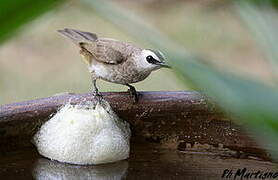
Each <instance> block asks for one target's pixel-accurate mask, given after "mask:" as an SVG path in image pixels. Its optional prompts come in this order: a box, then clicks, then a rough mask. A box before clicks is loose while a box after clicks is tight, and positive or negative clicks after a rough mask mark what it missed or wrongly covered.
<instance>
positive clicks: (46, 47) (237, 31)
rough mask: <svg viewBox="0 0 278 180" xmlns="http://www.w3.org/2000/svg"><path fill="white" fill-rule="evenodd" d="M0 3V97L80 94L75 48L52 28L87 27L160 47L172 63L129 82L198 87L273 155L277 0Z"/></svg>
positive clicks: (277, 119) (86, 87)
mask: <svg viewBox="0 0 278 180" xmlns="http://www.w3.org/2000/svg"><path fill="white" fill-rule="evenodd" d="M2 1H3V3H0V10H1V11H0V12H1V16H0V41H1V42H2V45H1V47H0V104H4V103H10V102H15V101H22V100H28V99H34V98H39V97H45V96H51V95H53V94H58V93H62V92H75V93H84V92H89V91H90V86H91V82H90V76H89V72H88V71H87V68H86V65H85V64H84V63H83V62H82V61H81V57H80V56H79V53H78V51H79V50H78V48H76V47H75V46H74V45H73V44H72V43H71V42H69V41H68V40H67V39H65V38H63V37H61V36H60V35H59V34H58V33H57V32H56V30H57V29H62V28H65V27H68V28H75V29H79V30H83V31H90V32H94V33H97V34H98V35H99V36H103V37H111V38H115V39H119V40H122V41H128V42H132V43H134V44H137V45H140V46H142V47H145V48H155V49H159V50H161V51H162V52H164V53H165V55H166V57H167V60H168V63H169V64H170V65H172V66H173V69H172V70H168V69H161V70H159V71H157V72H154V73H153V74H152V75H151V76H150V77H149V78H147V79H146V80H145V81H143V82H140V83H137V84H135V86H136V88H137V90H146V91H154V90H156V91H162V90H186V89H191V88H192V89H194V90H198V91H202V92H203V93H204V94H206V95H207V96H209V97H210V98H212V99H213V100H214V101H215V102H216V103H217V104H218V105H219V107H220V108H221V109H222V110H223V111H224V112H226V113H227V115H229V116H230V117H232V118H233V119H235V120H236V122H237V123H238V124H241V125H243V126H244V127H245V128H246V129H247V130H248V132H250V133H254V135H255V137H256V138H257V141H258V142H259V143H260V144H261V145H262V146H263V147H264V148H265V149H267V150H268V151H269V152H270V153H271V154H272V155H273V157H274V158H275V159H276V161H278V142H277V138H278V110H277V107H278V83H277V77H278V76H277V75H278V35H277V33H276V30H277V28H278V21H277V20H278V13H277V9H276V8H277V1H275V0H273V1H271V0H230V1H229V0H180V1H178V0H137V1H132V0H112V1H108V0H107V1H102V0H79V1H77V0H75V1H74V0H56V1H55V0H45V1H36V0H14V1H9V0H2ZM60 2H61V3H60ZM57 3H59V4H60V6H57ZM52 7H56V8H52ZM50 9H51V11H50ZM43 12H47V13H46V14H44V15H43V16H38V15H40V14H43ZM35 17H39V18H37V19H36V20H34V21H32V22H31V23H28V24H27V25H25V26H24V27H23V28H22V25H23V24H26V22H29V21H30V20H31V19H34V18H35ZM15 32H16V33H15ZM8 39H9V41H7V40H8ZM98 86H99V87H100V90H101V91H120V90H124V91H126V87H123V86H120V85H115V84H111V83H105V82H103V81H102V82H99V85H98Z"/></svg>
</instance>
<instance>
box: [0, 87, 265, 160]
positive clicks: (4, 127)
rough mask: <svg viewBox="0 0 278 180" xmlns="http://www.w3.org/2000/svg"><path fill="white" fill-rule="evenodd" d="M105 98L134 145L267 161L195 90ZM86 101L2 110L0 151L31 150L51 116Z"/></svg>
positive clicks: (64, 99)
mask: <svg viewBox="0 0 278 180" xmlns="http://www.w3.org/2000/svg"><path fill="white" fill-rule="evenodd" d="M103 95H104V98H105V99H106V100H107V101H108V102H110V104H111V106H112V108H113V109H114V111H115V112H116V113H117V114H118V115H119V116H120V117H121V118H122V119H124V120H126V121H128V122H129V123H130V124H131V127H132V133H133V142H135V143H136V142H142V141H143V142H145V141H148V142H151V143H156V144H159V145H162V147H165V148H178V149H179V150H181V151H187V150H196V148H197V149H198V148H200V149H202V148H203V149H206V150H209V151H214V150H215V149H216V150H219V149H222V150H225V148H228V149H229V150H233V151H236V152H240V151H242V152H244V153H245V154H246V153H247V154H251V155H256V156H260V157H264V158H268V155H267V154H266V153H265V151H264V150H263V149H262V148H260V147H259V146H258V145H257V144H256V143H255V142H254V141H253V140H252V139H250V138H249V137H248V136H247V135H246V133H245V132H243V131H242V130H241V128H240V127H239V126H237V125H235V124H234V123H232V122H231V120H229V119H227V118H226V117H225V116H224V115H223V113H220V112H217V110H216V107H215V106H214V105H213V104H212V103H209V102H208V99H207V98H205V97H204V96H202V95H201V94H199V93H197V92H192V91H180V92H140V100H139V102H138V103H137V104H132V101H131V99H130V97H129V95H128V94H127V93H125V92H114V93H103ZM84 99H87V100H92V101H93V100H94V99H93V98H92V97H91V95H90V94H65V95H59V96H52V97H48V98H42V99H36V100H31V101H25V102H20V103H13V104H7V105H2V106H0V145H1V146H0V147H1V148H9V149H14V148H23V147H28V146H31V143H30V139H31V137H32V135H33V134H34V133H35V131H36V130H37V128H38V127H39V126H40V125H41V123H42V122H44V121H46V120H47V119H48V117H49V115H51V114H52V113H55V112H56V111H57V109H58V108H59V107H60V106H62V105H63V104H66V103H68V102H69V101H70V102H71V103H72V104H76V103H80V102H82V101H84ZM193 144H195V145H193ZM193 146H194V148H193ZM200 149H199V150H200ZM239 154H240V153H239Z"/></svg>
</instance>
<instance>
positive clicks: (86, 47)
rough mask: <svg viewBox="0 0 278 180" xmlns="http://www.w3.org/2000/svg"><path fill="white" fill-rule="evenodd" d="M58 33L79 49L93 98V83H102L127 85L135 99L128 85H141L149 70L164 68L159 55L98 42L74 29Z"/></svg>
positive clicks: (127, 45) (109, 41)
mask: <svg viewBox="0 0 278 180" xmlns="http://www.w3.org/2000/svg"><path fill="white" fill-rule="evenodd" d="M58 32H60V33H62V34H63V35H64V36H66V37H68V38H70V39H71V40H72V41H73V43H74V44H76V45H77V46H79V47H80V54H81V56H82V57H83V59H84V60H85V61H86V62H87V64H88V67H89V70H90V72H91V74H92V79H93V83H94V91H95V92H96V94H98V90H97V88H96V85H95V83H96V80H97V79H103V80H106V81H109V82H113V83H117V84H123V85H127V86H129V87H130V90H131V91H132V93H133V94H135V95H136V91H135V88H134V87H133V86H131V85H129V84H130V83H136V82H139V81H142V80H144V79H145V78H146V77H147V76H148V75H149V74H150V73H151V72H152V71H153V70H156V69H159V68H160V67H163V66H166V65H165V63H164V59H163V55H162V54H161V53H160V52H159V51H154V50H147V49H142V48H139V47H136V46H134V45H132V44H130V43H126V42H121V41H118V40H115V39H110V38H99V37H98V36H97V35H96V34H94V33H89V32H83V31H79V30H74V29H67V28H66V29H63V30H58ZM147 57H148V58H147Z"/></svg>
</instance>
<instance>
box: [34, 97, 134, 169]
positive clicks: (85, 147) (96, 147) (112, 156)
mask: <svg viewBox="0 0 278 180" xmlns="http://www.w3.org/2000/svg"><path fill="white" fill-rule="evenodd" d="M130 134H131V132H130V128H129V124H128V123H127V122H124V121H122V120H121V119H119V117H118V116H117V115H116V114H115V113H114V112H113V110H112V109H111V107H110V105H109V104H108V102H106V101H104V100H103V101H102V103H101V104H100V103H99V104H97V105H96V106H95V108H88V106H84V105H83V106H82V105H70V104H67V105H65V106H64V107H63V108H61V109H60V110H59V111H58V112H57V113H56V114H55V115H54V116H53V117H52V118H51V119H50V120H48V121H47V122H46V123H45V124H43V125H42V127H41V128H40V130H39V131H38V132H37V133H36V134H35V136H34V144H35V145H36V146H37V149H38V152H39V153H40V154H41V155H43V156H45V157H47V158H50V159H54V160H58V161H61V162H66V163H72V164H103V163H110V162H115V161H119V160H123V159H127V158H128V157H129V149H130V148H129V139H130Z"/></svg>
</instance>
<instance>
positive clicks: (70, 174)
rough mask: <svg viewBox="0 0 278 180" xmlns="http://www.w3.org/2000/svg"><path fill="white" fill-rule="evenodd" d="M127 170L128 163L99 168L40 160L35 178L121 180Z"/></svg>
mask: <svg viewBox="0 0 278 180" xmlns="http://www.w3.org/2000/svg"><path fill="white" fill-rule="evenodd" d="M127 168H128V162H127V161H120V162H116V163H111V164H104V165H97V166H91V165H90V166H79V165H71V164H64V163H59V162H57V161H51V160H48V159H44V158H40V159H38V160H37V162H36V163H35V166H34V168H33V177H34V179H38V180H49V179H51V180H52V179H53V180H56V179H59V180H60V179H67V180H77V179H82V180H83V179H85V180H86V179H97V180H102V179H105V180H120V179H123V178H125V177H126V174H127V173H126V172H127Z"/></svg>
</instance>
